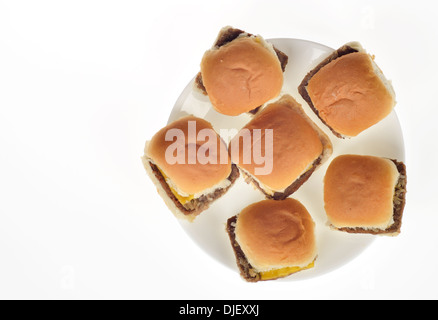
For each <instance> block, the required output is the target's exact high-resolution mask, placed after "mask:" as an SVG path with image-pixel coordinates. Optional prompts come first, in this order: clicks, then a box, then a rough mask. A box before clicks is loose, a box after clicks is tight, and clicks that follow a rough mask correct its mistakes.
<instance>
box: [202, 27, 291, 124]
mask: <svg viewBox="0 0 438 320" xmlns="http://www.w3.org/2000/svg"><path fill="white" fill-rule="evenodd" d="M287 60H288V57H287V56H286V55H285V54H284V53H282V52H281V51H279V50H277V49H275V48H274V47H273V46H272V44H270V43H268V42H266V41H265V40H264V39H263V38H262V37H261V36H255V35H251V34H249V33H246V32H244V31H242V30H239V29H234V28H231V27H225V28H223V29H222V30H221V31H220V33H219V35H218V38H217V40H216V42H215V44H214V45H213V47H212V48H211V49H210V50H208V51H207V52H205V54H204V56H203V58H202V62H201V72H200V73H199V74H198V77H197V79H196V84H197V86H198V88H200V89H201V90H202V91H203V92H204V93H205V94H207V95H208V97H209V98H210V101H211V103H212V105H213V107H214V109H216V111H218V112H219V113H222V114H225V115H228V116H237V115H240V114H242V113H245V112H255V110H256V109H257V108H258V107H260V106H261V105H263V104H264V103H265V102H267V101H269V100H271V99H273V98H275V97H277V96H278V95H279V94H280V91H281V89H282V86H283V71H284V68H285V67H286V64H287Z"/></svg>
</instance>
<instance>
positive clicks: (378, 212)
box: [324, 155, 406, 236]
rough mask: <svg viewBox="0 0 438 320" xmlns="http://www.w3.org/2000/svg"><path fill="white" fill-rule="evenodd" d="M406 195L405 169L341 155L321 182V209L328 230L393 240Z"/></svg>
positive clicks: (372, 158) (393, 162)
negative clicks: (322, 186)
mask: <svg viewBox="0 0 438 320" xmlns="http://www.w3.org/2000/svg"><path fill="white" fill-rule="evenodd" d="M405 195H406V167H405V165H404V164H403V163H402V162H398V161H396V160H391V159H386V158H380V157H375V156H361V155H342V156H338V157H337V158H335V159H334V160H333V161H332V162H331V163H330V165H329V167H328V169H327V172H326V175H325V178H324V207H325V211H326V213H327V217H328V220H329V224H330V226H331V227H332V228H334V229H337V230H340V231H345V232H350V233H370V234H381V235H390V236H396V235H398V234H399V233H400V228H401V222H402V215H403V209H404V206H405Z"/></svg>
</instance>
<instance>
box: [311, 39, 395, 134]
mask: <svg viewBox="0 0 438 320" xmlns="http://www.w3.org/2000/svg"><path fill="white" fill-rule="evenodd" d="M345 48H349V49H350V50H351V52H349V53H347V54H343V55H341V56H339V55H340V52H342V51H343V50H346V49H345ZM341 49H342V50H341ZM341 49H339V50H338V51H336V52H335V53H334V54H333V55H332V56H330V57H329V58H328V59H326V61H324V62H323V63H322V65H323V66H322V67H321V65H319V66H318V67H317V68H316V69H318V68H320V69H319V70H318V71H316V73H314V74H313V76H312V77H311V78H310V80H309V81H308V85H307V88H306V89H307V94H308V96H309V97H310V101H308V102H310V104H311V106H312V107H313V109H314V111H315V112H316V113H317V114H318V116H319V117H320V118H321V120H322V121H323V122H324V123H325V124H326V125H327V126H328V127H330V129H331V130H332V131H333V133H334V134H335V135H337V136H338V137H341V138H345V137H354V136H357V135H358V134H359V133H361V132H362V131H364V130H365V129H367V128H369V127H371V126H373V125H374V124H376V123H378V122H379V121H381V120H382V119H384V118H385V117H386V116H387V115H388V114H389V113H390V112H391V111H392V109H393V108H394V106H395V103H396V102H395V94H394V90H393V88H392V86H391V83H390V82H389V81H388V80H386V78H385V77H384V75H383V73H382V71H381V70H380V69H379V67H378V66H377V65H376V64H375V62H374V60H373V57H371V56H370V55H369V54H367V53H366V52H365V50H364V49H363V48H362V47H361V46H360V44H358V43H350V44H347V45H346V46H344V47H342V48H341ZM313 72H314V71H312V72H311V73H313Z"/></svg>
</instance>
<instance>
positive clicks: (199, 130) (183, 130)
mask: <svg viewBox="0 0 438 320" xmlns="http://www.w3.org/2000/svg"><path fill="white" fill-rule="evenodd" d="M142 160H143V165H144V167H145V169H146V172H147V173H148V175H149V176H150V178H151V179H152V181H153V182H154V184H155V186H156V187H157V191H158V193H159V194H160V196H161V197H162V198H163V199H164V201H165V203H166V205H167V206H168V207H169V209H170V210H171V211H172V212H173V213H174V214H175V215H176V216H177V217H178V218H184V219H187V220H189V221H193V220H194V219H195V217H196V216H197V215H199V214H200V213H201V212H202V211H204V210H206V209H207V208H208V207H209V206H210V204H211V203H212V202H213V201H215V200H216V199H218V198H220V197H221V196H222V195H224V194H225V193H226V192H227V190H228V189H229V188H230V187H231V186H232V185H233V183H234V182H235V181H236V179H237V178H238V177H239V170H238V169H237V167H236V166H235V165H232V164H231V161H230V159H229V154H228V151H227V148H226V145H225V143H224V142H223V141H222V139H221V138H220V137H219V136H218V135H217V133H216V132H215V131H214V130H213V127H212V126H211V124H210V123H209V122H207V121H205V120H203V119H199V118H196V117H193V116H188V117H184V118H181V119H179V120H177V121H175V122H173V123H171V124H169V125H168V126H166V127H164V128H163V129H161V130H160V131H159V132H158V133H156V134H155V135H154V136H153V138H152V139H151V140H150V141H148V142H146V146H145V150H144V156H143V157H142Z"/></svg>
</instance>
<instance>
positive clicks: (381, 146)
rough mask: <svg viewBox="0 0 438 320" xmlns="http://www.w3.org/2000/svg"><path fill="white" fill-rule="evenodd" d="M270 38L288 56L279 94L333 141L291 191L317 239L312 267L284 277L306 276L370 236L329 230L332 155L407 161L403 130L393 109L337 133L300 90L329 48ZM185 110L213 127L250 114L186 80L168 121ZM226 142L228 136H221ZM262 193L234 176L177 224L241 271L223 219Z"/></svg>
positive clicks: (355, 251) (342, 259) (335, 262)
mask: <svg viewBox="0 0 438 320" xmlns="http://www.w3.org/2000/svg"><path fill="white" fill-rule="evenodd" d="M269 41H270V42H271V43H272V44H273V45H274V46H275V47H276V48H277V49H279V50H281V51H282V52H284V53H285V54H286V55H287V56H288V57H291V58H290V62H289V63H288V65H287V67H286V70H285V72H284V83H283V88H282V90H281V93H280V95H283V94H291V95H292V96H293V97H295V99H296V100H297V101H298V102H299V103H300V104H301V105H302V106H303V108H304V110H305V112H306V113H307V115H308V116H309V117H310V118H311V119H312V120H313V121H314V122H315V123H316V124H317V125H318V126H319V127H320V128H321V129H322V130H323V131H324V132H325V133H326V134H327V136H328V137H329V139H330V140H331V141H332V144H333V154H332V157H331V158H330V159H329V160H328V161H327V162H326V163H325V164H323V165H322V166H321V167H320V168H319V169H318V170H316V171H315V172H314V173H313V174H312V176H311V177H310V179H309V180H308V181H306V183H305V184H304V185H303V186H302V187H301V188H300V189H299V190H298V191H297V192H295V193H294V194H293V195H292V197H293V198H295V199H297V200H299V201H300V202H301V203H303V204H304V205H305V206H306V208H307V210H309V212H310V214H311V215H312V218H313V220H314V221H315V223H316V228H315V231H316V242H317V246H318V248H319V250H318V259H317V262H316V263H315V267H314V268H312V269H310V270H306V271H305V272H300V273H297V274H295V275H293V276H291V277H287V278H285V279H282V281H296V280H303V279H310V278H314V277H317V276H321V275H324V274H326V273H328V272H331V271H333V270H336V269H337V268H339V267H341V266H343V265H345V264H346V263H348V262H350V261H351V260H353V259H354V258H356V257H357V256H358V255H359V254H361V253H362V252H363V251H364V250H365V249H366V248H367V247H368V246H369V245H370V244H371V243H372V242H373V241H374V240H375V238H376V237H375V236H373V235H353V234H346V233H340V232H336V231H333V230H331V229H330V228H329V227H328V226H327V217H326V215H325V212H324V203H323V179H324V174H325V172H326V169H327V166H328V165H329V163H330V161H331V160H332V159H334V158H335V157H337V156H338V155H340V154H346V153H354V154H365V155H375V156H381V157H387V158H391V159H397V160H398V161H405V159H404V143H403V133H402V131H401V128H400V123H399V121H398V119H397V115H396V113H395V112H393V113H392V114H391V115H390V116H388V117H387V118H386V119H384V121H381V122H380V123H379V124H377V125H375V126H373V127H371V128H369V129H368V130H366V131H365V132H363V133H362V134H360V135H358V136H357V137H356V138H354V139H348V140H347V139H338V138H336V137H335V136H334V135H333V134H332V133H331V132H330V130H329V129H328V128H327V127H325V126H324V124H323V123H322V122H321V121H320V120H319V119H318V117H317V116H316V115H315V114H314V113H313V112H312V110H311V109H310V107H309V106H308V105H307V103H306V102H305V101H304V100H303V99H302V98H301V96H300V94H299V93H298V86H299V85H300V83H301V81H302V80H303V78H304V77H305V76H306V74H307V73H308V72H309V71H310V70H312V69H313V68H314V67H315V66H316V65H318V64H319V63H320V62H321V61H322V60H324V59H325V58H326V57H327V56H329V55H330V54H331V53H332V52H333V49H331V48H329V47H327V46H324V45H322V44H318V43H315V42H310V41H305V40H298V39H286V38H283V39H269ZM187 114H193V115H195V116H197V117H200V118H204V119H206V120H208V121H209V122H210V123H211V124H212V125H213V127H214V128H215V129H216V131H217V132H218V133H219V134H221V130H222V129H236V130H239V129H240V128H242V127H243V126H244V125H245V124H247V123H248V122H249V121H250V119H251V117H250V116H249V115H248V114H243V115H240V116H238V117H229V116H224V115H222V114H220V113H218V112H216V111H215V110H214V109H213V107H212V105H211V103H210V102H209V99H208V97H206V96H204V95H202V94H200V93H199V90H198V89H196V88H195V87H194V80H192V81H190V82H189V84H188V85H187V86H186V88H185V89H184V90H183V92H182V93H181V95H180V97H179V98H178V100H177V101H176V103H175V105H174V108H173V110H172V112H171V115H170V117H169V122H171V121H174V120H176V119H178V118H180V117H182V116H185V115H187ZM222 138H223V139H224V141H226V142H227V143H228V142H229V139H231V138H232V137H229V136H228V131H227V134H226V135H225V136H222ZM263 199H265V197H264V195H263V194H262V193H261V192H260V191H259V190H255V189H254V188H253V187H252V186H250V185H247V184H246V183H245V182H244V179H243V178H240V179H238V180H237V181H236V183H235V186H233V187H232V188H231V189H230V190H229V191H228V193H227V195H226V197H223V198H221V199H219V200H218V201H217V202H216V203H214V205H212V206H211V208H210V209H209V210H208V211H206V212H204V213H203V214H202V215H200V216H199V217H198V218H197V219H196V220H195V222H194V223H187V222H186V221H181V226H182V227H183V229H184V230H185V231H186V232H187V234H188V235H189V236H190V237H191V238H192V239H193V240H194V241H195V243H196V244H197V245H198V246H199V247H200V248H201V249H202V250H203V252H204V253H206V254H208V255H210V256H212V257H213V258H214V259H216V260H217V261H219V262H221V263H222V264H224V265H225V266H227V267H229V268H231V269H232V270H234V271H235V272H237V273H239V271H238V268H237V265H236V259H235V257H234V254H233V251H232V249H231V245H230V241H229V238H228V235H227V234H226V232H225V227H224V224H225V223H226V221H227V219H228V218H230V217H232V216H234V215H236V214H237V213H239V212H240V211H241V210H242V209H243V208H245V207H246V206H247V205H250V204H251V203H254V202H257V201H261V200H263Z"/></svg>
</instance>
